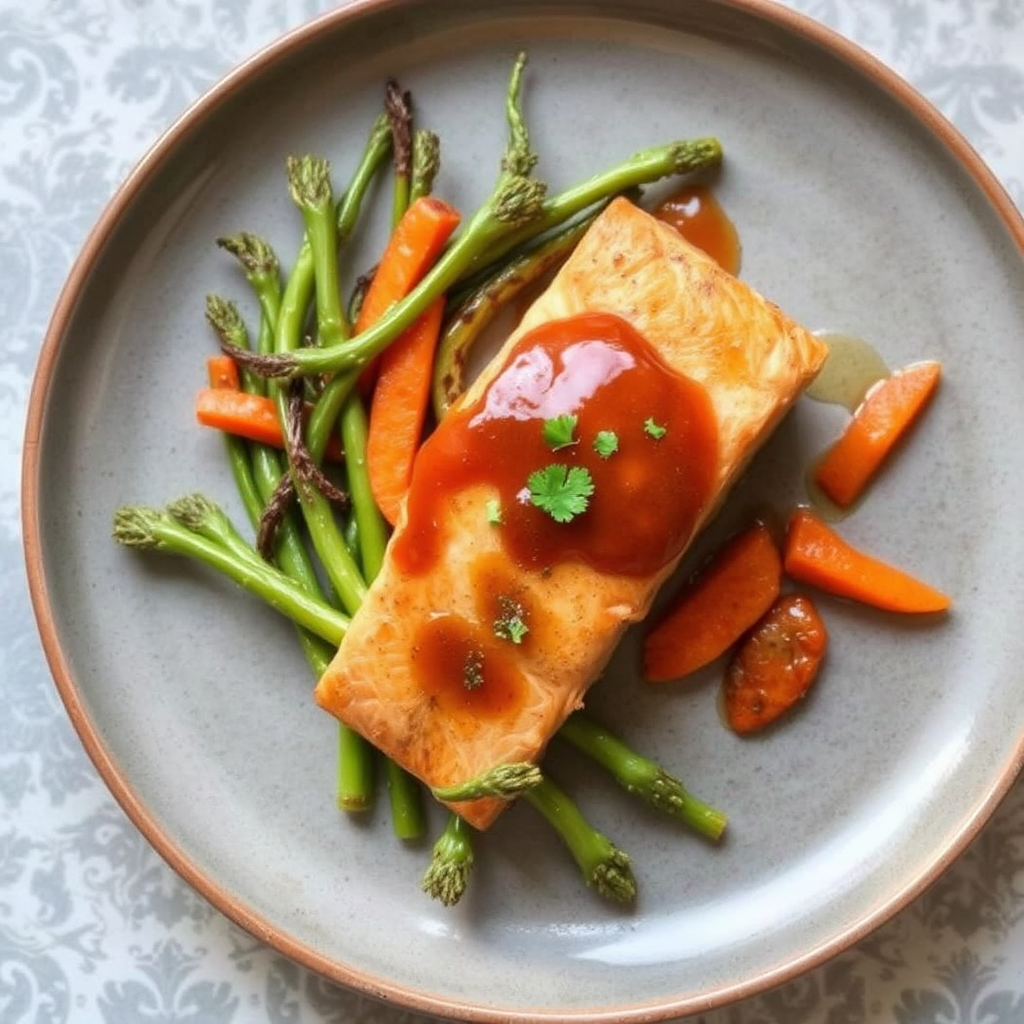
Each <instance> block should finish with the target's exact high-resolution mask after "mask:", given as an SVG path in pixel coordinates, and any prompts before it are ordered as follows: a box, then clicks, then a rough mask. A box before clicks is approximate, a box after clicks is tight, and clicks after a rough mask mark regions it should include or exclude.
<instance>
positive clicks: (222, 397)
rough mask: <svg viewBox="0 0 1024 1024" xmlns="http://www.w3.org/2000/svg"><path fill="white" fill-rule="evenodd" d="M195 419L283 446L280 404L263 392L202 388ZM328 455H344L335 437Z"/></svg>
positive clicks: (261, 441)
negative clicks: (255, 393)
mask: <svg viewBox="0 0 1024 1024" xmlns="http://www.w3.org/2000/svg"><path fill="white" fill-rule="evenodd" d="M307 412H308V410H307ZM196 419H197V420H198V421H199V422H200V423H201V424H202V425H203V426H204V427H215V428H216V429H217V430H223V431H224V432H225V433H228V434H234V435H235V436H236V437H245V438H248V439H249V440H250V441H258V442H260V443H261V444H266V445H270V446H271V447H273V448H283V447H284V439H283V437H282V436H281V423H280V421H279V420H278V418H277V406H276V405H275V404H274V400H273V399H272V398H266V397H265V396H263V395H250V394H249V393H248V392H246V391H241V390H239V389H238V388H222V387H210V388H202V389H200V391H199V395H198V396H197V398H196ZM327 456H328V458H330V459H332V460H334V461H336V462H337V461H341V459H342V458H344V453H343V452H342V450H341V445H340V444H339V443H338V441H337V440H336V439H332V440H331V441H330V442H328V445H327Z"/></svg>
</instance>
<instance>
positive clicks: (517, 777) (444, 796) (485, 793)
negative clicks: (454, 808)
mask: <svg viewBox="0 0 1024 1024" xmlns="http://www.w3.org/2000/svg"><path fill="white" fill-rule="evenodd" d="M542 779H543V776H542V775H541V773H540V769H539V768H538V767H537V766H536V765H535V764H530V763H529V762H528V761H518V762H515V763H513V764H499V765H495V766H494V767H493V768H488V769H487V771H485V772H483V773H481V774H480V775H478V776H476V778H473V779H467V780H466V781H465V782H457V783H455V784H454V785H451V786H435V787H434V788H433V790H432V792H433V794H434V797H435V798H436V799H438V800H440V801H442V802H443V803H460V802H461V801H463V800H480V799H482V798H483V797H496V798H497V799H499V800H511V799H512V798H513V797H516V796H519V795H520V794H521V793H527V792H529V791H530V790H531V789H533V788H535V787H536V786H538V785H539V784H540V782H541V780H542Z"/></svg>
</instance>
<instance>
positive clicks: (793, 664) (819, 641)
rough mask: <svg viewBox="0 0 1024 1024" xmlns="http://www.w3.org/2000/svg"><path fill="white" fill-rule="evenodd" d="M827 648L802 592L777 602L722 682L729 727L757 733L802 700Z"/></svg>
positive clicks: (824, 634) (812, 608) (748, 638)
mask: <svg viewBox="0 0 1024 1024" xmlns="http://www.w3.org/2000/svg"><path fill="white" fill-rule="evenodd" d="M827 650H828V630H827V629H826V628H825V622H824V620H823V619H822V617H821V615H820V614H819V612H818V609H817V608H816V607H815V605H814V602H813V601H812V600H811V599H810V598H809V597H807V596H806V595H804V594H783V595H782V596H781V597H779V598H777V599H776V601H775V602H774V603H773V604H772V606H771V608H769V609H768V611H767V612H766V613H765V615H764V616H763V618H761V619H760V620H759V621H758V623H757V624H756V625H755V626H754V628H753V629H752V630H750V632H749V633H747V635H746V637H745V638H744V639H743V641H742V642H741V643H740V645H739V647H738V648H737V650H736V653H735V655H734V656H733V659H732V661H731V662H730V664H729V667H728V669H727V670H726V674H725V678H724V680H723V683H722V705H723V709H724V712H725V719H726V721H727V722H728V724H729V728H730V729H732V730H733V731H734V732H737V733H741V734H747V733H753V732H760V731H761V730H762V729H764V728H765V727H766V726H768V725H771V724H772V723H773V722H775V721H777V720H778V719H779V718H781V717H782V716H783V715H785V714H787V713H788V712H789V711H790V710H791V709H792V708H793V706H794V705H795V704H797V703H798V702H799V701H801V700H802V699H803V698H804V697H805V696H807V692H808V691H809V690H810V688H811V686H812V685H813V684H814V681H815V679H816V678H817V676H818V670H819V669H820V668H821V663H822V661H823V660H824V658H825V652H826V651H827Z"/></svg>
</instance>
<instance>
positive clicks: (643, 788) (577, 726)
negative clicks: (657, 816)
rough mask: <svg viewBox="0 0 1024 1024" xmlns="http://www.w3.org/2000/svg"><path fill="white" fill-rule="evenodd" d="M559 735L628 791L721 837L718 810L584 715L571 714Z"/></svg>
mask: <svg viewBox="0 0 1024 1024" xmlns="http://www.w3.org/2000/svg"><path fill="white" fill-rule="evenodd" d="M558 735H559V736H560V737H561V738H562V739H564V740H567V741H568V742H569V743H571V744H572V745H573V746H574V747H576V748H577V749H579V750H581V751H582V752H583V753H584V754H587V755H588V756H589V757H591V758H593V760H594V761H596V762H597V763H598V764H599V765H601V767H602V768H604V769H605V770H606V771H608V772H609V774H610V775H611V776H612V778H614V779H615V781H616V782H618V783H619V785H620V786H622V787H623V788H624V789H625V790H626V791H627V792H628V793H632V794H633V795H635V796H638V797H640V799H641V800H643V801H645V802H646V803H648V804H650V805H651V806H652V807H655V808H657V809H658V810H659V811H664V812H665V813H666V814H671V815H672V816H673V817H675V818H679V819H680V820H682V821H684V822H686V824H687V825H689V826H690V827H691V828H694V829H696V830H697V831H698V832H699V833H700V834H701V835H703V836H706V837H707V838H708V839H716V840H717V839H720V838H721V836H722V833H723V832H724V831H725V826H726V821H727V819H726V816H725V815H724V814H723V813H722V812H721V811H719V810H716V809H715V808H714V807H711V806H710V805H708V804H706V803H704V801H702V800H699V799H697V797H695V796H693V795H692V794H691V793H689V792H688V791H687V790H686V788H685V787H684V786H683V784H682V783H681V782H680V781H679V780H678V779H677V778H675V777H674V776H672V775H670V774H669V773H668V772H667V771H665V769H664V768H662V767H661V766H660V765H658V764H656V763H655V762H654V761H651V760H650V759H649V758H646V757H644V756H643V755H642V754H638V753H636V752H635V751H633V750H631V749H630V748H629V747H628V746H627V745H626V744H625V743H624V742H623V741H622V740H621V739H618V738H617V737H615V736H613V735H612V734H611V733H610V732H608V730H607V729H604V728H603V727H602V726H600V725H597V724H596V723H595V722H593V721H592V720H591V719H590V718H588V717H587V716H586V715H584V714H582V713H581V712H576V713H575V714H573V715H570V716H569V718H567V719H566V720H565V722H563V723H562V727H561V729H559V731H558Z"/></svg>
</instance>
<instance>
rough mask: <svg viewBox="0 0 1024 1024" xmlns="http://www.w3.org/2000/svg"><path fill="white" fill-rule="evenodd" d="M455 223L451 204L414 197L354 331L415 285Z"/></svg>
mask: <svg viewBox="0 0 1024 1024" xmlns="http://www.w3.org/2000/svg"><path fill="white" fill-rule="evenodd" d="M458 226H459V213H458V211H457V210H456V209H455V207H453V206H451V205H449V204H448V203H446V202H444V201H443V200H441V199H437V198H435V197H434V196H423V197H421V198H420V199H417V200H416V201H415V202H414V203H413V204H412V205H411V206H410V207H409V209H408V210H406V211H405V213H404V214H403V216H402V219H401V220H400V221H399V222H398V224H396V225H395V230H394V232H393V233H392V235H391V237H390V238H389V239H388V244H387V246H386V247H385V249H384V255H383V256H381V260H380V264H379V265H378V267H377V269H376V271H375V272H374V275H373V281H371V283H370V286H369V288H368V289H367V291H366V296H365V298H364V299H363V304H362V306H361V307H360V309H359V318H358V319H357V320H356V333H357V334H358V333H359V332H360V331H365V330H366V328H367V327H370V326H372V325H373V324H374V323H376V322H377V321H378V320H379V319H380V318H381V317H382V316H383V315H384V314H385V313H386V312H387V311H388V310H389V309H390V308H391V306H392V305H394V303H396V302H398V301H399V300H400V299H404V298H405V296H406V295H408V294H409V292H411V291H412V290H413V288H414V287H415V286H416V285H417V284H419V282H420V279H421V278H422V277H423V275H424V274H426V272H427V271H428V270H429V269H430V268H431V267H432V266H433V265H434V263H436V262H437V257H438V256H440V255H441V252H442V250H443V249H444V247H445V245H446V244H447V242H448V239H449V238H450V237H451V234H452V232H453V231H454V230H455V229H456V228H457V227H458Z"/></svg>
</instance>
